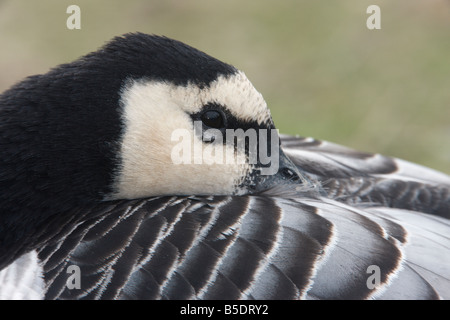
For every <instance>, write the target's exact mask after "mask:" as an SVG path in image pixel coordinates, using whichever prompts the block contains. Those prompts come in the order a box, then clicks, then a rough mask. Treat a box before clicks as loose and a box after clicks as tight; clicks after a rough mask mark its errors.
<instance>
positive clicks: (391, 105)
mask: <svg viewBox="0 0 450 320" xmlns="http://www.w3.org/2000/svg"><path fill="white" fill-rule="evenodd" d="M70 4H77V5H79V6H80V8H81V27H82V29H81V30H68V29H67V28H66V19H67V18H68V16H69V15H68V14H66V8H67V7H68V6H69V5H70ZM371 4H377V5H379V6H380V8H381V27H382V29H381V30H368V29H367V28H366V19H367V18H368V16H369V15H368V14H367V13H366V8H367V7H368V6H369V5H371ZM133 31H141V32H146V33H154V34H162V35H166V36H169V37H172V38H175V39H178V40H181V41H183V42H186V43H188V44H190V45H192V46H194V47H197V48H199V49H201V50H203V51H205V52H207V53H209V54H211V55H213V56H215V57H217V58H219V59H221V60H224V61H226V62H228V63H231V64H233V65H235V66H236V67H238V68H239V69H241V70H243V71H244V72H245V73H246V74H247V76H248V77H249V79H250V80H251V81H252V82H253V84H254V85H255V87H256V88H257V89H258V90H259V91H260V92H261V93H262V94H263V95H264V97H265V98H266V101H267V103H268V105H269V107H270V109H271V112H272V115H273V118H274V120H275V123H276V125H277V127H278V128H279V129H280V131H281V132H282V133H290V134H298V135H302V136H312V137H315V138H318V139H323V140H329V141H332V142H335V143H339V144H344V145H347V146H349V147H352V148H356V149H360V150H363V151H368V152H378V153H382V154H386V155H390V156H395V157H400V158H403V159H406V160H409V161H413V162H416V163H420V164H423V165H426V166H430V167H432V168H435V169H438V170H441V171H444V172H446V173H450V1H448V0H370V1H366V0H339V1H319V0H315V1H313V0H309V1H299V0H296V1H294V0H292V1H287V0H281V1H269V0H258V1H243V0H240V1H238V0H228V1H224V0H220V1H219V0H209V1H199V0H198V1H180V0H178V1H175V0H172V1H167V0H166V1H137V0H136V1H132V0H131V1H130V0H129V1H113V0H108V1H89V0H71V1H65V0H53V1H49V0H40V1H32V0H27V1H25V0H9V1H8V0H3V1H1V0H0V47H1V50H0V91H3V90H5V89H6V88H8V87H9V86H11V85H12V84H14V83H15V82H17V81H19V80H20V79H22V78H23V77H25V76H28V75H31V74H36V73H43V72H46V71H47V70H48V69H49V68H51V67H53V66H55V65H57V64H60V63H64V62H69V61H71V60H74V59H76V58H78V57H79V56H81V55H83V54H86V53H87V52H90V51H93V50H96V49H97V48H98V47H100V46H101V45H103V44H104V43H105V42H106V41H107V40H108V39H110V38H112V37H113V36H116V35H119V34H123V33H126V32H133Z"/></svg>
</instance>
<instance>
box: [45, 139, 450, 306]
mask: <svg viewBox="0 0 450 320" xmlns="http://www.w3.org/2000/svg"><path fill="white" fill-rule="evenodd" d="M282 143H283V146H284V150H285V152H286V154H288V156H290V158H291V159H292V160H293V161H294V163H295V164H296V165H298V166H299V168H300V169H301V170H303V171H304V172H305V173H307V174H308V175H310V176H311V178H312V179H314V180H317V181H319V182H320V183H321V185H322V187H323V190H324V192H325V194H322V195H317V194H315V193H313V192H311V193H308V192H302V193H300V192H299V193H298V194H296V195H292V194H290V193H289V196H288V197H286V196H282V195H279V194H274V195H270V193H269V194H264V195H253V196H228V197H224V196H221V197H219V196H215V197H157V198H150V199H143V200H133V201H119V202H114V203H108V204H106V203H105V204H103V205H100V206H99V207H96V208H93V209H91V212H86V213H85V214H84V216H85V217H86V218H84V219H78V220H77V221H76V222H74V223H73V225H72V227H71V228H66V229H65V230H62V231H61V233H60V234H59V236H61V234H62V238H63V240H62V241H53V242H49V244H47V245H46V246H45V247H43V248H41V249H40V251H39V258H40V259H41V260H42V264H43V266H44V274H45V281H46V288H47V294H46V298H49V299H55V298H56V299H373V298H378V299H438V298H444V299H450V254H449V252H450V250H449V249H450V220H448V218H449V216H450V178H449V177H448V176H446V175H444V174H440V173H437V172H435V171H432V170H429V169H426V168H422V167H420V166H416V165H412V164H409V163H407V162H404V161H400V160H396V159H392V158H388V157H383V156H380V155H372V154H367V153H362V152H357V151H353V150H351V149H347V148H344V147H340V146H337V145H334V144H331V143H326V142H320V141H317V140H313V139H309V138H295V137H289V136H284V137H283V139H282ZM286 194H288V193H286ZM88 217H89V218H88ZM70 265H77V266H79V267H80V273H81V288H80V289H69V288H68V286H67V280H68V277H69V275H70V274H68V273H67V268H68V267H69V266H70ZM371 266H376V267H378V270H379V272H380V273H379V283H377V284H378V285H377V286H376V287H375V288H373V287H372V286H371V285H370V283H369V282H370V281H371V280H370V279H371V278H369V277H370V276H371V275H372V273H371V272H370V270H372V269H370V267H371Z"/></svg>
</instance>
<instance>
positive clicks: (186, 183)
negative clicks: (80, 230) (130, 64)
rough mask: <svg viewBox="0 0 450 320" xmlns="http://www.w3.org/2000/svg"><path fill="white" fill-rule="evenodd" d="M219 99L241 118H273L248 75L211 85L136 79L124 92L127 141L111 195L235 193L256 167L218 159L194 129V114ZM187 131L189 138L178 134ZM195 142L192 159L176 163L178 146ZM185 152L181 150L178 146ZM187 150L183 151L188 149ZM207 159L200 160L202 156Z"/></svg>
mask: <svg viewBox="0 0 450 320" xmlns="http://www.w3.org/2000/svg"><path fill="white" fill-rule="evenodd" d="M210 102H216V103H218V104H220V105H223V106H226V107H227V108H228V110H229V111H230V112H231V113H232V114H234V115H235V116H236V117H237V118H239V119H243V120H253V121H258V122H260V123H263V122H266V121H268V120H270V113H269V111H268V109H267V106H266V104H265V102H264V100H263V98H262V96H261V95H260V94H259V93H258V92H257V91H256V90H255V89H254V88H253V86H252V85H251V83H250V82H249V81H248V80H247V78H246V77H245V76H244V75H243V74H242V73H238V74H236V75H234V76H231V77H228V78H225V77H219V79H218V80H216V81H214V82H213V83H212V84H211V86H210V87H208V88H203V89H200V88H198V87H197V86H195V85H191V84H189V85H187V86H175V85H173V84H168V83H164V82H157V81H144V80H140V81H133V82H130V83H128V85H127V86H125V87H124V88H123V90H122V95H121V103H122V107H123V121H124V125H125V130H124V131H125V132H124V135H123V137H122V144H121V166H120V168H119V170H118V172H117V174H116V179H115V184H114V190H115V191H114V193H113V194H112V195H110V196H109V197H107V198H108V199H134V198H142V197H148V196H156V195H192V194H195V195H209V194H215V195H229V194H235V193H237V192H238V191H239V190H238V185H239V184H240V183H241V182H242V181H243V179H244V178H245V177H246V175H247V174H248V172H249V170H250V169H251V168H250V166H249V165H248V164H247V163H244V164H242V163H229V162H224V163H223V162H222V163H220V162H219V161H217V154H218V150H219V149H217V146H216V147H215V148H214V150H213V149H212V148H211V145H209V144H205V143H204V142H202V141H201V140H200V138H199V136H198V135H196V134H195V133H194V127H193V121H192V118H191V117H190V116H189V114H192V113H196V112H198V111H200V110H201V108H202V106H203V105H205V104H207V103H210ZM180 130H182V131H183V132H185V133H187V135H188V137H189V140H187V138H184V139H185V141H183V142H182V141H181V140H180V139H181V138H180V137H178V138H177V137H174V132H177V131H180ZM180 143H183V144H184V145H186V143H188V144H190V148H191V150H192V151H194V150H199V149H202V152H201V153H198V152H192V153H191V154H189V155H187V156H186V155H184V157H185V159H186V157H188V158H190V161H181V163H180V161H174V158H173V154H174V149H175V152H177V149H176V148H179V149H183V148H180ZM220 148H222V149H223V150H221V152H219V154H220V153H221V154H223V155H227V154H230V153H234V147H233V146H228V145H222V146H220ZM178 151H179V150H178ZM182 151H183V150H182ZM199 156H200V157H201V159H198V157H199Z"/></svg>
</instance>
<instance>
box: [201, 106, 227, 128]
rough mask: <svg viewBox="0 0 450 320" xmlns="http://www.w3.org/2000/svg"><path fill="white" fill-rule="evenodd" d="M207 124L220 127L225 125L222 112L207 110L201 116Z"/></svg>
mask: <svg viewBox="0 0 450 320" xmlns="http://www.w3.org/2000/svg"><path fill="white" fill-rule="evenodd" d="M200 119H201V120H202V122H203V123H204V124H205V126H208V127H211V128H216V129H220V128H223V127H225V121H224V118H223V115H222V113H220V112H219V111H215V110H208V111H205V112H204V113H203V114H202V116H201V117H200Z"/></svg>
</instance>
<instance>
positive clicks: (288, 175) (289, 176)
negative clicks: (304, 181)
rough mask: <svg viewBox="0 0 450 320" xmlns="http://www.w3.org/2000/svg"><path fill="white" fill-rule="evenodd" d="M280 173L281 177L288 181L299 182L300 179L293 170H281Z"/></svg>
mask: <svg viewBox="0 0 450 320" xmlns="http://www.w3.org/2000/svg"><path fill="white" fill-rule="evenodd" d="M280 173H281V174H282V175H283V177H285V178H286V179H288V180H291V181H298V180H300V177H299V176H298V174H296V173H295V172H294V171H293V170H291V169H289V168H282V169H281V170H280Z"/></svg>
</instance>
